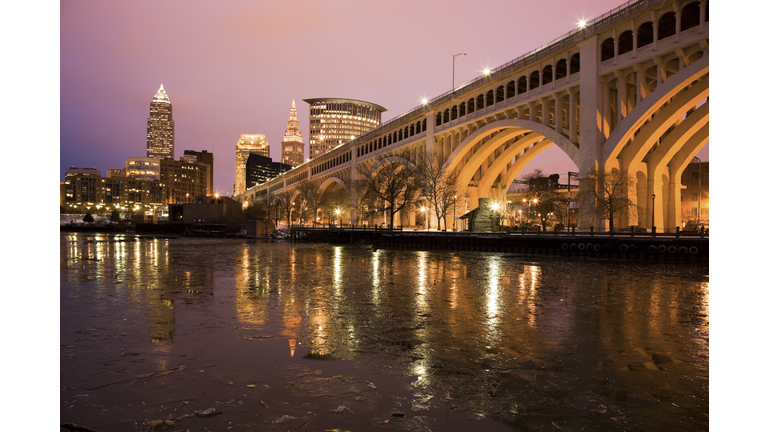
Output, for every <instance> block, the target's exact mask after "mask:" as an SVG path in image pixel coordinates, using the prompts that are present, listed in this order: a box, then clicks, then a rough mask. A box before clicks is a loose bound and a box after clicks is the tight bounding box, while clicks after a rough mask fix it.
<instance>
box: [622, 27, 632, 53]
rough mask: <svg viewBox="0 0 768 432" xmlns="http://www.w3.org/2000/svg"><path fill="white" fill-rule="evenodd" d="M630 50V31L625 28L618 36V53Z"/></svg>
mask: <svg viewBox="0 0 768 432" xmlns="http://www.w3.org/2000/svg"><path fill="white" fill-rule="evenodd" d="M630 51H632V31H631V30H627V31H625V32H624V33H622V34H621V35H620V36H619V55H622V54H625V53H628V52H630Z"/></svg>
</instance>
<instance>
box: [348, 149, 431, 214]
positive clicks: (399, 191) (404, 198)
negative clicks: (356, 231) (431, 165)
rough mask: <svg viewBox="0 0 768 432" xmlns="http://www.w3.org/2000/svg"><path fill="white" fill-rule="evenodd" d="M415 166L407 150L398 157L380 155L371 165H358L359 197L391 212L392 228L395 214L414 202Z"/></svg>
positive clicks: (378, 208)
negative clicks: (388, 157) (387, 157)
mask: <svg viewBox="0 0 768 432" xmlns="http://www.w3.org/2000/svg"><path fill="white" fill-rule="evenodd" d="M412 166H415V164H414V158H413V157H412V154H411V152H410V151H407V150H406V151H404V152H403V153H400V154H399V155H398V158H393V159H385V158H381V157H380V158H377V159H376V160H375V161H374V162H373V163H372V164H371V165H369V166H367V167H360V168H358V173H359V174H360V178H361V180H359V184H358V185H357V186H358V190H359V191H361V193H360V199H362V200H363V202H364V203H365V205H367V206H368V208H369V209H371V210H384V211H389V214H388V216H389V226H390V227H394V223H395V214H397V213H398V212H399V211H401V210H403V209H406V208H407V207H408V206H409V205H410V204H412V203H413V201H414V198H415V195H416V191H417V190H418V184H417V181H416V176H415V175H414V172H413V170H412V168H411V167H412ZM374 168H376V170H375V171H374ZM369 211H370V210H369Z"/></svg>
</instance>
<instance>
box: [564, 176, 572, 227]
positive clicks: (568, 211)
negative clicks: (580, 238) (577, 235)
mask: <svg viewBox="0 0 768 432" xmlns="http://www.w3.org/2000/svg"><path fill="white" fill-rule="evenodd" d="M568 180H569V181H570V178H569V179H568ZM570 192H571V191H570V189H569V190H568V193H570ZM565 229H566V232H567V231H570V230H571V197H568V201H567V204H566V207H565Z"/></svg>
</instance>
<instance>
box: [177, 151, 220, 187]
mask: <svg viewBox="0 0 768 432" xmlns="http://www.w3.org/2000/svg"><path fill="white" fill-rule="evenodd" d="M180 159H181V160H184V161H186V162H190V163H194V162H201V163H204V164H206V165H208V195H213V153H208V150H203V151H196V150H184V156H183V157H182V158H180Z"/></svg>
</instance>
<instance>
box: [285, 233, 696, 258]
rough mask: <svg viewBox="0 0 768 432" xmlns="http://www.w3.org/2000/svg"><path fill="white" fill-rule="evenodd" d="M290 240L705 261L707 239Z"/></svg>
mask: <svg viewBox="0 0 768 432" xmlns="http://www.w3.org/2000/svg"><path fill="white" fill-rule="evenodd" d="M290 238H291V241H293V242H305V241H307V242H327V243H332V244H350V243H353V244H354V243H356V244H370V245H372V246H374V247H375V248H377V249H399V250H445V251H475V252H509V253H525V254H544V255H563V256H588V257H600V258H610V259H616V258H621V259H633V260H656V261H659V260H664V261H669V260H672V261H696V262H702V261H709V238H708V237H704V238H702V237H696V236H676V235H675V234H666V235H656V236H653V235H647V234H646V235H630V234H614V235H610V234H605V233H601V234H576V233H560V234H556V233H546V234H544V233H532V234H531V233H529V234H523V233H510V234H506V233H473V232H466V231H465V232H436V231H432V232H430V231H401V230H352V229H338V228H331V229H313V228H292V229H291V236H290Z"/></svg>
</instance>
